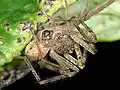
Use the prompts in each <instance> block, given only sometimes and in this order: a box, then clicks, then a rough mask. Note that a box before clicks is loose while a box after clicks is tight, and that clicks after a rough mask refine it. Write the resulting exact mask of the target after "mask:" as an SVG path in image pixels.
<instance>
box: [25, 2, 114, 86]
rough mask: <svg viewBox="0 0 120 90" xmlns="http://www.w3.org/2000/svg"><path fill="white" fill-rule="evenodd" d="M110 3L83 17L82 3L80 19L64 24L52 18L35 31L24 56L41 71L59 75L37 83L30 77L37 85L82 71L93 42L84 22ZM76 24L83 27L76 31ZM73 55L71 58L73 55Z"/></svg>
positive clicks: (94, 50) (64, 22) (93, 35)
mask: <svg viewBox="0 0 120 90" xmlns="http://www.w3.org/2000/svg"><path fill="white" fill-rule="evenodd" d="M65 1H66V0H65ZM114 1H115V0H108V1H106V2H105V3H104V4H103V5H101V6H99V7H97V9H95V10H93V11H91V12H90V13H88V14H86V12H85V11H86V8H87V2H88V0H85V7H84V8H83V12H82V14H81V16H80V17H81V18H80V17H77V16H75V17H72V18H71V19H69V20H66V21H65V20H61V19H59V18H54V19H51V20H50V21H49V22H48V23H46V24H45V25H44V29H43V30H41V31H39V32H38V34H37V35H36V37H35V39H34V40H33V41H31V42H30V43H29V44H28V45H27V47H26V51H25V53H26V56H27V58H28V59H29V60H32V61H36V60H39V62H38V64H39V65H40V66H41V67H44V68H48V69H50V70H53V71H56V72H59V73H60V74H61V75H60V76H56V77H53V78H50V79H47V80H43V81H40V82H39V80H40V78H39V77H38V76H37V75H36V73H34V74H35V77H36V79H37V81H38V82H39V83H40V84H46V83H49V82H54V81H57V80H60V79H63V78H67V77H72V76H74V75H75V74H76V73H77V72H79V70H80V69H83V68H84V66H85V62H86V57H87V51H88V52H90V53H92V54H95V53H96V48H95V43H96V42H97V39H96V36H95V34H94V32H93V31H92V30H91V29H90V28H89V27H88V26H87V25H86V24H85V23H84V21H85V20H87V19H89V18H90V17H91V16H92V15H94V14H96V13H98V12H100V11H101V10H102V9H104V8H105V7H107V6H108V5H109V4H111V3H112V2H114ZM79 24H81V25H83V27H79V26H78V25H79ZM81 48H83V49H81ZM73 53H75V54H74V55H73ZM48 57H50V58H48ZM26 60H27V59H26ZM27 62H28V60H27ZM32 70H33V68H32Z"/></svg>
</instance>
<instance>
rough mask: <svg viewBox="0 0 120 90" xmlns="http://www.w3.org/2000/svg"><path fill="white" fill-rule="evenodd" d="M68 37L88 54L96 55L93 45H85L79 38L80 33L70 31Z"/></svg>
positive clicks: (83, 40)
mask: <svg viewBox="0 0 120 90" xmlns="http://www.w3.org/2000/svg"><path fill="white" fill-rule="evenodd" d="M70 36H71V38H72V39H73V40H74V41H75V42H76V43H78V44H80V46H82V47H83V48H84V49H86V50H87V51H89V52H90V53H92V54H95V53H96V48H95V45H94V44H93V43H87V42H86V41H85V39H84V38H81V36H82V35H81V34H80V32H76V31H72V33H71V34H70Z"/></svg>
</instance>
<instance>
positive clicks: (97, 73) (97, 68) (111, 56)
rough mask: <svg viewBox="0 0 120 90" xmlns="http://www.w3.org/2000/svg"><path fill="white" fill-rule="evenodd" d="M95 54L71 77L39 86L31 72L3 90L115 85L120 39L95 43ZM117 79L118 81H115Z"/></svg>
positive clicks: (82, 87) (56, 89) (119, 65)
mask: <svg viewBox="0 0 120 90" xmlns="http://www.w3.org/2000/svg"><path fill="white" fill-rule="evenodd" d="M97 49H98V52H97V54H96V55H91V54H89V55H88V59H87V62H86V67H85V68H84V69H83V70H82V71H81V72H80V73H78V74H77V75H76V76H74V77H72V78H68V79H66V80H62V81H59V82H56V83H52V84H47V85H44V86H40V85H39V84H37V82H36V81H35V78H34V77H33V75H32V74H31V73H29V74H28V75H27V76H25V77H24V78H22V79H21V80H18V81H17V82H16V83H14V84H12V85H10V86H8V87H6V88H4V89H3V90H23V89H29V90H40V89H48V90H54V89H55V90H58V89H61V90H63V89H65V88H67V89H69V88H74V89H77V88H78V89H80V90H82V89H85V88H88V89H93V88H94V89H95V88H101V89H104V88H105V87H107V88H111V87H114V88H116V87H117V84H119V81H118V76H119V75H118V73H119V71H120V70H119V68H120V63H119V60H120V41H116V42H112V43H97ZM117 81H118V82H117Z"/></svg>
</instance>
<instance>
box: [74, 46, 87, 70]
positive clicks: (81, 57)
mask: <svg viewBox="0 0 120 90" xmlns="http://www.w3.org/2000/svg"><path fill="white" fill-rule="evenodd" d="M74 48H75V52H76V55H77V59H78V65H79V66H80V68H81V69H83V68H84V67H85V65H84V63H85V62H84V61H85V60H84V59H86V57H84V56H83V55H82V52H81V50H80V46H79V44H75V45H74ZM83 62H84V63H83Z"/></svg>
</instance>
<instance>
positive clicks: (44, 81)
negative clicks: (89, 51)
mask: <svg viewBox="0 0 120 90" xmlns="http://www.w3.org/2000/svg"><path fill="white" fill-rule="evenodd" d="M68 74H69V75H71V77H72V76H74V75H76V74H77V72H75V71H73V72H70V73H68ZM68 77H70V76H68V75H59V76H54V77H52V78H49V79H46V80H42V81H41V82H39V84H40V85H43V84H48V83H52V82H56V81H59V80H63V79H65V78H68Z"/></svg>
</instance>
